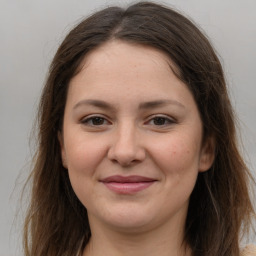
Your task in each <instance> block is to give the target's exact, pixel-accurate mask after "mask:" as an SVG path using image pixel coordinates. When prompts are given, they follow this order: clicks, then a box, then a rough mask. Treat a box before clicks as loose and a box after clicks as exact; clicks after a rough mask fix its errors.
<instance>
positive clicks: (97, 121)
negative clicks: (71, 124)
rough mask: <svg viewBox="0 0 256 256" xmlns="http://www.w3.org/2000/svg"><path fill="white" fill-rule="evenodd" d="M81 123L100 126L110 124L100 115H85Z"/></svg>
mask: <svg viewBox="0 0 256 256" xmlns="http://www.w3.org/2000/svg"><path fill="white" fill-rule="evenodd" d="M81 123H82V124H84V125H88V126H102V125H108V124H110V122H109V121H108V120H107V119H106V118H104V117H102V116H90V117H86V118H84V119H83V120H82V121H81Z"/></svg>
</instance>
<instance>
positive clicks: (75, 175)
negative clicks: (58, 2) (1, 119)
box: [24, 2, 254, 256]
mask: <svg viewBox="0 0 256 256" xmlns="http://www.w3.org/2000/svg"><path fill="white" fill-rule="evenodd" d="M38 126H39V134H38V135H39V144H38V151H37V153H36V156H35V164H34V169H33V172H32V174H31V178H32V181H33V188H32V199H31V205H30V208H29V211H28V215H27V218H26V222H25V229H24V230H25V232H24V245H25V255H27V256H28V255H37V256H42V255H53V256H55V255H62V256H63V255H68V256H69V255H82V256H96V255H110V256H112V255H162V256H163V255H182V256H183V255H186V256H188V255H196V256H198V255H202V256H203V255H207V256H213V255H214V256H216V255H218V256H221V255H223V256H224V255H232V256H238V255H240V248H239V247H240V246H239V241H240V237H241V235H243V234H246V232H247V231H248V230H249V228H250V225H251V218H252V215H253V214H254V210H253V207H252V203H251V200H250V198H249V191H248V186H249V179H250V178H251V176H250V173H249V171H248V170H247V168H246V166H245V164H244V162H243V159H242V158H241V156H240V153H239V151H238V146H237V141H236V134H235V124H234V114H233V110H232V106H231V105H230V101H229V98H228V93H227V90H226V85H225V79H224V75H223V71H222V67H221V64H220V62H219V60H218V58H217V56H216V54H215V52H214V50H213V48H212V46H211V45H210V43H209V41H208V40H207V39H206V37H205V36H204V35H203V34H202V32H201V31H200V30H199V29H198V28H197V27H196V26H195V25H194V24H193V23H192V22H191V21H189V20H188V19H187V18H185V17H183V16H182V15H180V14H178V13H177V12H175V11H173V10H171V9H169V8H166V7H164V6H160V5H157V4H154V3H149V2H143V3H137V4H134V5H132V6H130V7H129V8H128V9H127V10H123V9H121V8H118V7H112V8H106V9H104V10H102V11H100V12H97V13H95V14H94V15H92V16H91V17H89V18H87V19H85V20H84V21H82V22H81V23H80V24H78V25H77V26H76V27H75V28H74V29H73V30H72V31H71V32H70V33H69V34H68V35H67V37H66V38H65V40H64V41H63V43H62V44H61V46H60V47H59V49H58V51H57V53H56V55H55V57H54V59H53V62H52V64H51V67H50V72H49V77H48V80H47V82H46V85H45V87H44V91H43V94H42V97H41V103H40V106H39V115H38ZM248 255H249V254H248Z"/></svg>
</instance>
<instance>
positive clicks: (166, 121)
mask: <svg viewBox="0 0 256 256" xmlns="http://www.w3.org/2000/svg"><path fill="white" fill-rule="evenodd" d="M147 123H148V124H150V125H154V126H167V125H171V124H173V123H175V121H174V120H173V119H171V118H170V117H166V116H154V117H153V118H151V119H150V120H149V121H148V122H147Z"/></svg>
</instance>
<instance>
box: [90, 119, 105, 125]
mask: <svg viewBox="0 0 256 256" xmlns="http://www.w3.org/2000/svg"><path fill="white" fill-rule="evenodd" d="M103 122H104V120H103V118H101V117H94V118H93V120H92V123H93V124H94V125H100V124H103Z"/></svg>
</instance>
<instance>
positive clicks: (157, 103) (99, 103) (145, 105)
mask: <svg viewBox="0 0 256 256" xmlns="http://www.w3.org/2000/svg"><path fill="white" fill-rule="evenodd" d="M83 105H91V106H95V107H98V108H102V109H107V110H112V111H113V110H116V108H115V107H114V106H113V105H111V104H109V103H107V102H106V101H103V100H96V99H87V100H81V101H79V102H78V103H77V104H75V106H74V108H73V109H74V110H75V109H77V108H79V107H81V106H83ZM166 105H176V106H178V107H181V108H185V106H184V105H183V104H182V103H180V102H179V101H176V100H169V99H168V100H167V99H164V100H153V101H145V102H142V103H140V104H139V109H152V108H158V107H164V106H166Z"/></svg>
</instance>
